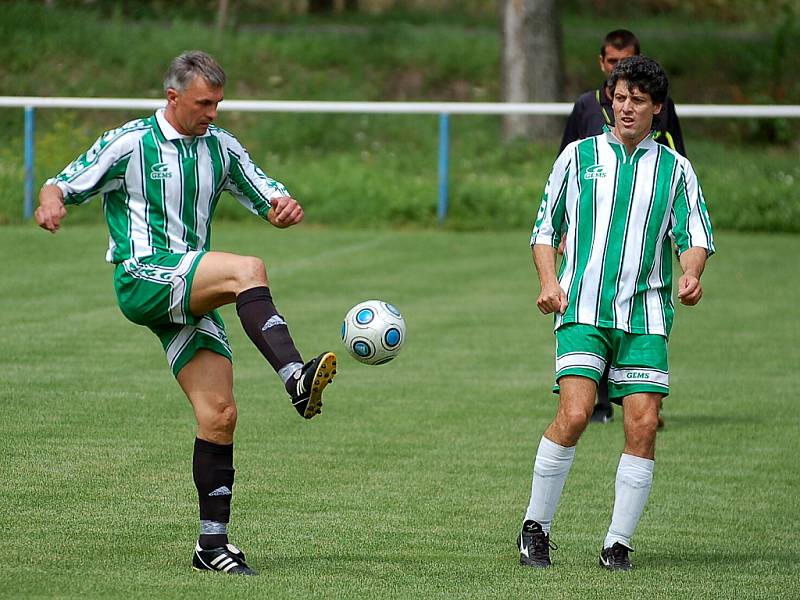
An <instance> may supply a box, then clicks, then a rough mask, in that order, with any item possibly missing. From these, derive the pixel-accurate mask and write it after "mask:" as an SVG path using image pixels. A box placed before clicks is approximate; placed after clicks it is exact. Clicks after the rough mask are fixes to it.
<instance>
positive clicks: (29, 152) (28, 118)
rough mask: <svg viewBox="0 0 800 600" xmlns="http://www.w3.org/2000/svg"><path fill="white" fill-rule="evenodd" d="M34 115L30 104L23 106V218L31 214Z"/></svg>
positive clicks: (27, 217)
mask: <svg viewBox="0 0 800 600" xmlns="http://www.w3.org/2000/svg"><path fill="white" fill-rule="evenodd" d="M34 122H35V115H34V112H33V107H32V106H26V107H25V204H24V206H23V213H24V216H25V220H28V219H30V218H31V217H32V216H33V159H34V150H33V132H34Z"/></svg>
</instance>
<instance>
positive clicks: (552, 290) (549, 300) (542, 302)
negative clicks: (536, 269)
mask: <svg viewBox="0 0 800 600" xmlns="http://www.w3.org/2000/svg"><path fill="white" fill-rule="evenodd" d="M567 305H568V302H567V295H566V294H565V293H564V290H562V289H561V286H560V285H559V284H558V281H554V282H552V283H549V284H545V285H542V291H541V292H540V293H539V297H538V298H537V299H536V306H538V307H539V310H540V311H542V314H544V315H549V314H550V313H553V312H557V313H562V314H563V313H564V311H565V310H567Z"/></svg>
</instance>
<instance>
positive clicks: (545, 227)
mask: <svg viewBox="0 0 800 600" xmlns="http://www.w3.org/2000/svg"><path fill="white" fill-rule="evenodd" d="M573 149H574V144H570V145H568V146H567V147H566V149H565V150H564V151H563V152H562V153H561V154H560V155H559V157H558V158H557V159H556V162H555V164H554V165H553V170H552V171H551V172H550V177H548V179H547V183H546V184H545V187H544V193H543V194H542V201H541V203H540V205H539V212H538V213H537V215H536V223H535V224H534V226H533V233H531V246H533V245H534V244H547V245H550V246H553V247H554V248H557V247H558V244H559V243H560V242H561V236H562V234H563V233H564V230H565V225H566V221H565V218H566V206H567V186H568V183H569V176H570V171H571V170H572V169H571V167H572V155H573Z"/></svg>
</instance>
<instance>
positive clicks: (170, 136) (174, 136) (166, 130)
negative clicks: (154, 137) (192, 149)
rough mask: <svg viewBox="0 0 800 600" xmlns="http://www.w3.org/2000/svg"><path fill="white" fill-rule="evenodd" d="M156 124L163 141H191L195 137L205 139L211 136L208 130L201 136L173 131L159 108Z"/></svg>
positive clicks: (162, 110)
mask: <svg viewBox="0 0 800 600" xmlns="http://www.w3.org/2000/svg"><path fill="white" fill-rule="evenodd" d="M155 116H156V124H157V125H158V128H159V129H160V130H161V134H162V135H163V136H164V139H165V140H193V139H194V138H196V137H207V136H209V135H211V134H210V133H209V132H208V130H206V132H205V133H204V134H203V135H196V136H195V135H183V134H182V133H180V132H179V131H178V130H177V129H175V128H174V127H173V126H172V125H170V123H169V121H167V118H166V117H165V116H164V109H163V108H159V109H158V110H157V111H156V115H155Z"/></svg>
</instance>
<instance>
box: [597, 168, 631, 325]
mask: <svg viewBox="0 0 800 600" xmlns="http://www.w3.org/2000/svg"><path fill="white" fill-rule="evenodd" d="M617 173H618V175H617V186H616V189H615V191H614V199H613V204H612V207H611V224H610V226H609V228H608V237H607V238H606V247H605V249H604V250H603V269H602V273H601V275H600V293H599V294H598V296H599V301H598V303H597V319H598V324H600V325H601V326H605V327H613V326H614V324H615V323H616V319H615V318H614V297H615V296H616V293H617V278H618V276H619V269H620V264H621V262H622V251H623V250H624V248H625V236H626V233H627V228H628V220H629V219H630V208H631V200H632V198H633V194H634V186H635V175H636V167H635V166H633V165H631V164H625V163H622V164H619V165H617Z"/></svg>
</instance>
